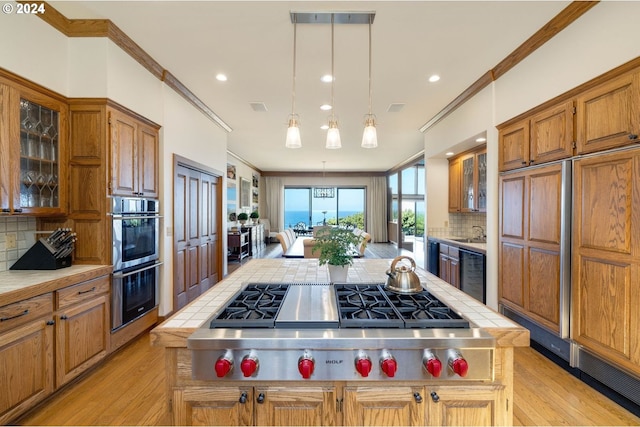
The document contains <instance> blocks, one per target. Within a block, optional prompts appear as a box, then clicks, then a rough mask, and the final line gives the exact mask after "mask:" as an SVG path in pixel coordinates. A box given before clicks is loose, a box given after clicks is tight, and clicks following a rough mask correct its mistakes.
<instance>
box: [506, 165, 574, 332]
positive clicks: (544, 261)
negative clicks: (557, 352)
mask: <svg viewBox="0 0 640 427" xmlns="http://www.w3.org/2000/svg"><path fill="white" fill-rule="evenodd" d="M563 173H567V172H566V171H564V170H563V167H562V164H558V163H556V164H552V165H549V166H543V167H537V168H529V169H526V170H523V171H519V172H513V173H509V174H505V175H502V176H501V177H500V179H499V185H500V187H499V192H500V204H499V231H500V234H499V242H500V243H499V250H498V255H499V262H498V273H499V275H498V277H499V279H498V284H499V295H498V297H499V301H500V303H501V304H504V305H506V306H509V307H510V308H512V309H514V310H516V311H517V312H519V313H521V314H524V315H525V316H527V317H529V318H531V319H534V320H536V321H537V323H539V324H542V325H544V326H546V327H547V328H549V329H550V330H552V331H554V332H556V333H557V332H560V300H561V298H562V295H561V280H562V275H561V273H562V271H561V237H562V233H561V227H562V214H563V212H565V211H564V210H563V199H562V195H563ZM567 178H568V177H566V178H565V180H566V182H568V180H567ZM565 185H566V184H565ZM565 203H566V204H568V203H569V202H568V201H566V202H565ZM564 209H568V206H566V205H565V207H564Z"/></svg>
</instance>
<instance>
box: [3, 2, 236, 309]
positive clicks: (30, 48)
mask: <svg viewBox="0 0 640 427" xmlns="http://www.w3.org/2000/svg"><path fill="white" fill-rule="evenodd" d="M0 40H4V43H0V67H2V68H5V69H8V70H9V71H12V72H14V73H16V74H18V75H20V76H22V77H24V78H27V79H29V80H32V81H34V82H36V83H38V84H40V85H42V86H45V87H47V88H49V89H51V90H54V91H56V92H58V93H60V94H61V95H64V96H67V97H108V98H110V99H112V100H114V101H116V102H118V103H120V104H122V105H123V106H125V107H127V108H129V109H131V110H133V111H135V112H136V113H138V114H140V115H142V116H144V117H146V118H148V119H150V120H152V121H154V122H156V123H158V124H159V125H161V126H162V127H161V129H160V152H161V154H160V177H161V178H160V196H159V198H160V206H161V213H162V215H163V216H164V218H163V233H162V237H161V256H162V258H163V261H164V266H163V267H162V269H161V285H160V286H161V291H160V315H165V314H167V313H169V312H170V311H171V310H172V300H173V298H172V288H173V285H172V284H173V258H172V253H173V244H172V242H173V241H172V236H171V235H170V234H172V230H173V212H172V209H171V207H172V205H173V154H174V153H176V154H178V155H180V156H182V157H186V158H189V159H191V160H194V161H197V162H198V163H200V164H203V165H205V166H207V167H209V168H213V169H215V170H217V171H219V172H220V174H221V175H222V176H223V177H225V179H223V185H224V186H226V156H227V154H226V150H227V134H226V132H225V131H224V130H222V129H221V128H220V127H219V126H218V125H216V124H215V123H214V122H212V121H211V120H209V119H208V118H206V117H205V116H204V115H203V114H202V113H200V112H199V111H197V110H196V109H195V108H193V107H192V106H191V105H190V104H189V103H188V102H186V101H185V100H184V99H183V98H182V97H181V96H179V95H178V94H176V93H175V92H174V91H173V90H172V89H170V88H169V87H167V86H166V85H165V84H164V83H162V82H161V81H160V80H158V79H157V78H155V77H154V76H153V75H152V74H151V73H149V72H148V71H147V70H146V69H145V68H144V67H142V66H141V65H140V64H138V63H137V62H136V61H134V60H133V59H132V58H131V57H130V56H129V55H127V54H126V53H125V52H123V51H122V50H121V49H120V48H119V47H118V46H117V45H115V44H114V43H112V42H111V41H110V40H108V39H106V38H71V39H67V38H66V37H65V36H64V35H62V34H61V33H59V32H58V31H57V30H55V29H54V28H53V27H51V26H49V25H48V24H46V23H45V22H44V21H42V20H41V19H40V18H38V17H35V16H30V15H20V16H18V15H7V14H0ZM223 209H224V211H225V212H226V201H225V202H224V203H223ZM221 237H222V238H223V239H224V240H223V242H224V248H223V253H226V238H224V236H221Z"/></svg>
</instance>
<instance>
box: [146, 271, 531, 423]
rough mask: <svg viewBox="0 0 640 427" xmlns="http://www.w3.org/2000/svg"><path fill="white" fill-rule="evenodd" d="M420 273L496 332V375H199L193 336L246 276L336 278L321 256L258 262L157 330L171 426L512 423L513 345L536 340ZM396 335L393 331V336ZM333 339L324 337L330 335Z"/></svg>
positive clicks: (362, 277)
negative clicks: (391, 377)
mask: <svg viewBox="0 0 640 427" xmlns="http://www.w3.org/2000/svg"><path fill="white" fill-rule="evenodd" d="M390 264H391V260H390V259H357V260H354V265H353V266H352V267H350V269H349V275H348V279H347V282H348V283H354V284H355V283H373V282H377V283H384V282H385V280H386V277H387V276H386V275H385V272H386V271H387V270H388V269H389V266H390ZM417 273H418V275H419V277H420V281H421V283H422V284H423V286H424V287H426V288H427V290H428V291H429V292H431V293H432V294H433V295H435V296H436V297H437V298H438V299H440V300H441V301H442V302H444V303H445V304H447V305H448V306H449V307H451V308H452V309H453V310H454V311H456V312H457V313H459V314H460V315H461V316H462V317H464V318H465V319H466V320H468V322H469V324H470V326H471V331H472V332H471V333H472V334H476V335H486V336H490V337H492V338H491V339H492V341H493V342H494V347H493V348H492V349H491V355H492V356H491V360H492V364H491V375H490V377H488V378H484V379H474V378H473V377H471V378H469V379H465V378H457V379H458V380H457V381H445V380H444V378H435V377H434V378H431V377H429V376H428V375H427V377H428V378H429V379H427V380H425V374H424V373H421V372H417V373H416V375H415V379H402V380H401V381H393V382H390V381H385V380H384V378H382V379H379V378H362V380H346V381H345V380H341V381H333V380H321V381H314V380H309V379H306V380H303V379H302V377H300V378H299V379H298V380H295V381H291V380H289V381H277V380H269V381H257V380H255V381H249V380H242V381H240V380H237V379H229V380H227V379H225V378H222V379H220V378H217V379H215V380H203V379H194V375H193V370H192V350H191V349H189V348H188V341H189V337H190V336H192V335H193V334H194V332H196V331H198V330H199V329H200V328H201V327H202V326H206V325H208V320H209V318H210V317H211V316H212V315H213V314H214V313H216V312H217V311H219V310H220V309H221V308H222V307H223V306H224V305H225V304H226V302H227V301H228V300H229V299H230V298H231V297H232V296H233V295H235V294H236V293H237V291H238V290H240V289H241V288H242V287H243V286H244V285H246V284H247V283H249V282H262V283H282V282H286V283H328V282H329V278H328V271H327V269H326V267H319V266H318V261H317V259H255V260H251V261H249V262H248V263H247V264H245V266H244V267H242V268H240V269H238V270H237V271H236V272H234V273H233V274H231V275H229V276H228V277H227V278H225V279H224V280H223V281H221V282H219V283H218V284H216V285H215V286H214V287H213V288H212V289H210V290H209V291H207V292H206V293H205V294H203V295H201V296H200V297H199V298H198V299H196V300H195V301H193V302H192V303H190V304H189V305H187V306H186V307H184V308H183V309H182V310H180V311H179V312H177V313H175V314H174V315H173V316H171V317H170V318H169V319H167V320H166V321H165V322H163V323H162V324H161V325H159V326H158V327H156V328H155V329H154V330H153V331H152V332H151V339H152V342H153V344H154V345H157V346H163V347H165V349H166V369H167V399H168V400H169V402H170V407H171V408H172V416H173V423H174V424H175V425H193V424H207V425H285V424H289V425H363V424H377V425H462V424H466V425H511V424H512V419H513V412H512V411H513V409H512V408H513V404H512V399H513V348H514V347H518V346H527V345H528V344H529V333H528V331H527V330H526V329H524V328H522V327H520V326H519V325H517V324H515V323H513V322H512V321H510V320H509V319H507V318H505V317H503V316H502V315H500V314H499V313H496V312H495V311H493V310H491V309H489V308H487V307H486V306H484V305H483V304H481V303H479V302H478V301H476V300H475V299H473V298H471V297H469V296H467V295H466V294H464V293H463V292H460V291H459V290H457V289H455V288H453V287H452V286H450V285H448V284H447V283H446V282H444V281H442V280H441V279H439V278H437V277H435V276H433V275H431V274H429V273H427V272H425V271H423V270H421V269H418V271H417ZM356 331H357V330H356ZM473 331H476V332H473ZM363 333H364V332H363ZM395 333H396V332H394V333H392V332H391V331H389V332H388V334H389V335H394V334H395ZM398 333H399V332H398ZM292 334H295V332H292ZM330 336H331V334H329V335H327V340H330V339H331V338H330ZM302 350H303V349H301V351H302ZM391 351H394V350H393V348H392V349H391ZM399 360H400V359H399ZM213 369H214V367H213V366H211V370H213ZM263 369H267V368H265V367H263ZM294 369H295V367H294ZM470 370H471V368H470ZM214 376H215V375H214Z"/></svg>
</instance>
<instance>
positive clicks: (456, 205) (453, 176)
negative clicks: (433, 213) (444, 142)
mask: <svg viewBox="0 0 640 427" xmlns="http://www.w3.org/2000/svg"><path fill="white" fill-rule="evenodd" d="M461 177H462V175H461V162H460V159H453V160H451V161H450V162H449V212H460V209H461V206H460V205H461V203H462V200H461V193H460V192H461V191H462V183H461Z"/></svg>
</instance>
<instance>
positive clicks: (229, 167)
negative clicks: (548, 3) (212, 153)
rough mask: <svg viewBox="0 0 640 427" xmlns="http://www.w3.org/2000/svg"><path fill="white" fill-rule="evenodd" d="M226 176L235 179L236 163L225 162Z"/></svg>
mask: <svg viewBox="0 0 640 427" xmlns="http://www.w3.org/2000/svg"><path fill="white" fill-rule="evenodd" d="M227 178H228V179H236V165H232V164H231V163H227Z"/></svg>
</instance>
